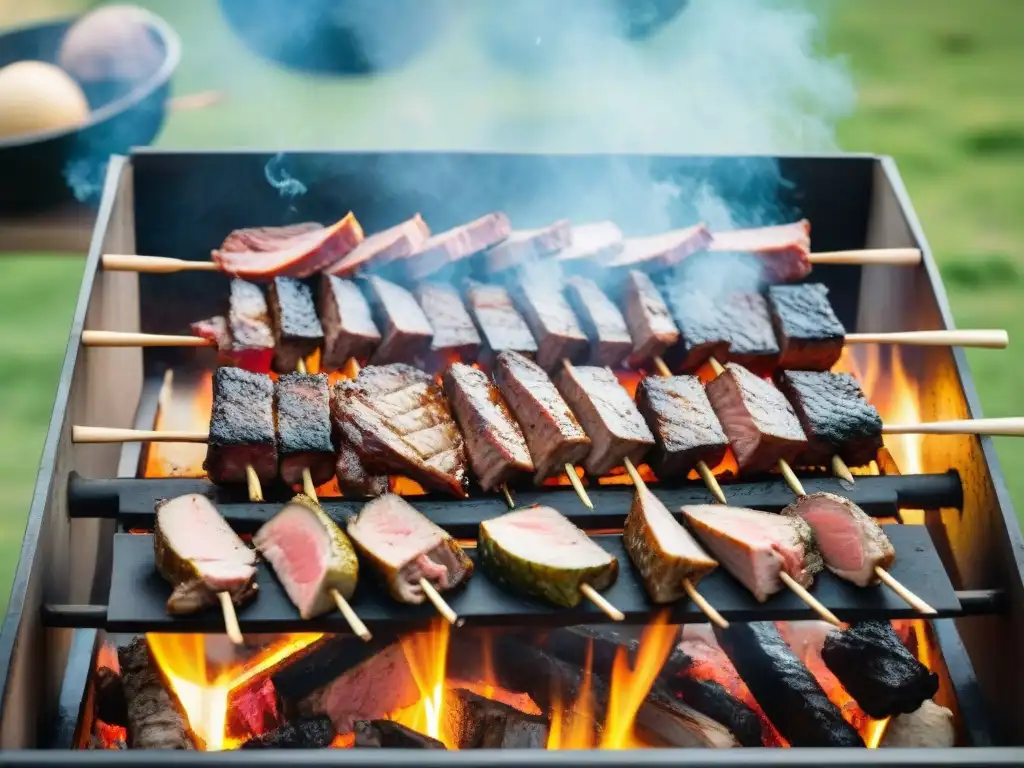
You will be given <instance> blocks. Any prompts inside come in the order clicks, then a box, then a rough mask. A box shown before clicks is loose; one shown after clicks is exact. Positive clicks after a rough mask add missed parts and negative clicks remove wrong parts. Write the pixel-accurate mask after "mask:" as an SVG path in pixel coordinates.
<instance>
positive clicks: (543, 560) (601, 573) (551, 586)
mask: <svg viewBox="0 0 1024 768" xmlns="http://www.w3.org/2000/svg"><path fill="white" fill-rule="evenodd" d="M477 551H478V553H479V555H480V565H481V566H482V567H483V568H484V570H485V571H487V573H488V574H490V576H491V577H492V578H493V579H494V580H495V581H498V582H500V583H502V584H507V585H508V586H510V587H512V588H513V589H515V590H517V591H519V592H524V593H525V594H528V595H531V596H533V597H538V598H541V599H543V600H547V601H549V602H551V603H554V604H555V605H560V606H563V607H565V608H575V607H576V606H577V605H579V604H580V602H581V601H582V600H583V594H582V593H581V592H580V586H581V585H583V584H589V585H590V586H592V587H593V588H594V589H596V590H599V591H600V590H604V589H608V587H610V586H611V585H612V584H614V583H615V579H616V578H617V577H618V574H619V561H618V560H616V559H615V557H614V556H613V555H610V554H609V553H608V552H606V551H605V550H604V549H602V548H601V547H600V546H598V545H597V544H595V543H594V542H593V541H592V540H591V539H590V538H589V537H588V536H587V534H586V533H584V532H583V531H582V530H580V529H579V528H577V527H576V526H575V525H573V524H572V523H571V522H569V520H568V519H567V518H565V517H564V516H562V514H561V513H559V512H558V511H557V510H555V509H552V508H551V507H542V506H533V507H527V508H526V509H522V510H517V511H515V512H508V513H506V514H504V515H501V516H500V517H495V518H493V519H491V520H485V521H484V522H482V523H480V540H479V542H478V544H477Z"/></svg>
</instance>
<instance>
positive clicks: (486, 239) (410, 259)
mask: <svg viewBox="0 0 1024 768" xmlns="http://www.w3.org/2000/svg"><path fill="white" fill-rule="evenodd" d="M510 234H512V224H511V223H510V222H509V220H508V216H506V215H505V214H504V213H501V212H500V211H498V212H495V213H488V214H485V215H484V216H481V217H480V218H479V219H474V220H473V221H471V222H469V223H468V224H462V225H460V226H458V227H455V228H454V229H449V230H448V231H446V232H441V233H439V234H436V235H433V236H432V237H430V238H429V239H428V240H427V242H425V243H424V244H423V246H422V247H421V248H420V249H419V250H418V251H416V252H415V253H413V254H411V255H410V256H407V257H406V258H404V259H402V262H401V263H402V264H403V265H404V267H405V275H406V277H407V278H408V279H410V280H422V279H424V278H425V277H428V276H430V275H432V274H434V273H435V272H437V271H438V270H440V269H442V268H444V267H446V266H448V265H450V264H454V263H455V262H458V261H462V260H463V259H465V258H467V257H468V256H472V255H473V254H474V253H479V252H480V251H482V250H484V249H486V248H490V247H491V246H493V245H497V244H498V243H500V242H501V241H502V240H504V239H505V238H506V237H508V236H509V235H510Z"/></svg>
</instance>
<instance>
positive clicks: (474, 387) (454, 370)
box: [444, 363, 534, 491]
mask: <svg viewBox="0 0 1024 768" xmlns="http://www.w3.org/2000/svg"><path fill="white" fill-rule="evenodd" d="M444 389H445V393H446V394H447V395H448V400H449V402H450V403H451V406H452V411H454V413H455V420H456V421H457V422H458V424H459V426H460V427H461V428H462V434H463V437H464V439H465V441H466V451H467V453H468V454H469V462H470V466H472V467H473V471H474V472H475V473H476V476H477V478H478V479H479V481H480V487H481V488H483V489H484V490H485V491H493V490H495V489H496V488H499V487H500V486H501V485H502V484H503V483H506V482H508V481H510V480H512V479H513V478H515V477H516V476H517V475H521V474H524V473H525V474H531V473H532V472H533V471H534V467H533V461H532V460H531V459H530V452H529V450H528V449H527V447H526V440H525V439H524V438H523V431H522V430H521V429H520V428H519V425H518V424H517V423H516V422H515V420H514V419H513V418H512V415H511V414H510V413H509V411H508V406H506V405H505V400H504V399H503V398H502V396H501V392H499V391H498V388H497V387H496V386H495V385H494V383H493V382H491V380H490V379H488V378H487V375H486V374H485V373H484V372H483V371H480V370H477V369H476V368H473V367H471V366H468V365H466V364H464V363H453V364H452V366H451V367H450V368H449V369H448V371H447V372H446V373H445V375H444Z"/></svg>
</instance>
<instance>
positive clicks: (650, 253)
mask: <svg viewBox="0 0 1024 768" xmlns="http://www.w3.org/2000/svg"><path fill="white" fill-rule="evenodd" d="M710 243H711V233H710V232H709V231H708V228H707V227H706V226H704V225H703V224H696V225H694V226H692V227H687V228H685V229H676V230H673V231H671V232H663V233H661V234H659V235H651V236H649V237H631V238H628V239H627V240H625V241H624V243H623V248H622V252H621V253H619V254H618V255H617V256H615V257H614V258H612V259H609V260H608V261H606V262H605V265H606V266H608V267H611V268H623V269H632V268H636V269H643V270H657V269H665V268H667V267H672V266H675V265H676V264H678V263H679V262H681V261H682V260H683V259H685V258H686V257H687V256H690V255H691V254H694V253H697V251H703V250H704V249H705V248H707V247H708V245H709V244H710Z"/></svg>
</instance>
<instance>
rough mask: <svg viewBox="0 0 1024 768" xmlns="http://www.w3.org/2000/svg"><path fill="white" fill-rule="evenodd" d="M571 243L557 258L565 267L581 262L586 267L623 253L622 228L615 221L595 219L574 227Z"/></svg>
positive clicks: (581, 265) (582, 267)
mask: <svg viewBox="0 0 1024 768" xmlns="http://www.w3.org/2000/svg"><path fill="white" fill-rule="evenodd" d="M571 240H572V242H571V244H570V245H569V246H567V247H565V248H563V249H562V250H561V251H559V252H558V253H557V254H555V259H556V260H557V261H558V262H559V263H561V264H562V266H563V267H572V266H574V265H577V264H579V265H580V268H581V269H585V268H586V267H587V265H588V264H590V263H594V264H601V263H602V262H605V261H610V260H612V259H614V258H615V257H616V256H618V255H619V254H620V253H622V249H623V247H624V246H623V237H622V230H621V229H619V226H618V225H617V224H616V223H615V222H613V221H593V222H589V223H587V224H577V225H575V226H573V228H572V237H571Z"/></svg>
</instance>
